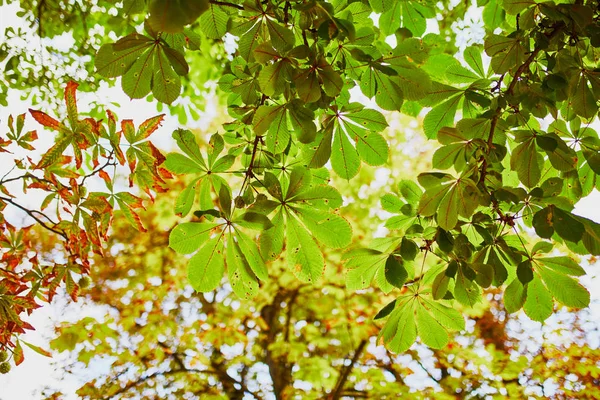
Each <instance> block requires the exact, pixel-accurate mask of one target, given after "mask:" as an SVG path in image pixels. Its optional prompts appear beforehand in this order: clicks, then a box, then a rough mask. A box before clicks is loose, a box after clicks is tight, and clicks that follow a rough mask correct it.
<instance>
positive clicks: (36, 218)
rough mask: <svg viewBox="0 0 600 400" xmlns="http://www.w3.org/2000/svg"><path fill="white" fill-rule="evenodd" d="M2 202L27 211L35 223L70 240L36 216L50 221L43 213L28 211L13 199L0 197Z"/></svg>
mask: <svg viewBox="0 0 600 400" xmlns="http://www.w3.org/2000/svg"><path fill="white" fill-rule="evenodd" d="M0 200H2V201H4V202H6V203H8V204H10V205H12V206H14V207H17V208H19V209H21V210H23V211H25V213H26V214H27V215H29V216H30V217H31V218H33V219H34V220H35V221H36V222H37V223H38V224H40V225H41V226H42V227H44V228H46V229H47V230H49V231H51V232H54V233H56V234H57V235H60V236H62V237H63V238H64V239H65V240H68V239H69V238H68V237H67V235H66V234H65V233H64V232H62V231H59V230H56V229H54V228H52V227H50V226H48V225H47V224H46V223H45V222H44V221H42V220H41V219H40V218H38V217H36V216H35V213H39V214H42V215H44V216H45V217H46V218H48V219H50V218H49V217H48V216H46V215H45V214H43V213H41V212H40V211H37V210H30V209H28V208H27V207H23V206H22V205H20V204H19V203H17V202H15V201H14V200H12V199H10V198H8V197H3V196H0Z"/></svg>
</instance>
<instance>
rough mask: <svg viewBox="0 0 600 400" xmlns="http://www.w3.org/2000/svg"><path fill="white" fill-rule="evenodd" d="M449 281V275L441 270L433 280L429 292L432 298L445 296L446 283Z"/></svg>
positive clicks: (437, 298) (436, 298) (446, 290)
mask: <svg viewBox="0 0 600 400" xmlns="http://www.w3.org/2000/svg"><path fill="white" fill-rule="evenodd" d="M449 283H450V277H449V276H448V275H446V271H442V272H440V273H439V274H437V276H436V277H435V279H434V280H433V284H432V287H431V294H432V296H433V299H434V300H440V299H442V298H443V297H444V296H446V292H448V284H449Z"/></svg>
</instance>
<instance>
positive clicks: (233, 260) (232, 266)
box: [169, 186, 271, 298]
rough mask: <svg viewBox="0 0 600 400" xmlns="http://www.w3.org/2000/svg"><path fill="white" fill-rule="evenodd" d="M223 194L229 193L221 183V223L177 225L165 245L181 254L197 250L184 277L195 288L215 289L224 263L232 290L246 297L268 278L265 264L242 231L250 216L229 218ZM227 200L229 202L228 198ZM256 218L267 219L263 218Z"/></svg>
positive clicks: (223, 270)
mask: <svg viewBox="0 0 600 400" xmlns="http://www.w3.org/2000/svg"><path fill="white" fill-rule="evenodd" d="M225 193H229V189H227V188H225V186H223V187H222V188H221V193H220V194H221V197H222V198H221V203H222V209H221V213H220V217H222V218H225V219H226V221H225V222H219V223H207V222H187V223H182V224H179V225H177V226H176V227H175V228H174V229H173V230H172V231H171V233H170V235H169V246H170V247H171V248H172V249H173V250H175V251H176V252H178V253H181V254H189V253H193V252H196V251H197V252H196V253H195V254H194V255H193V256H192V257H191V258H190V260H189V262H188V278H189V281H190V284H191V285H192V287H193V288H194V289H196V290H197V291H199V292H209V291H212V290H214V289H216V288H217V287H218V286H219V284H220V282H221V279H222V277H223V274H224V272H225V266H227V270H228V276H229V279H230V284H231V285H232V288H233V290H234V292H235V293H236V294H237V295H238V296H240V297H245V298H250V297H253V296H254V295H256V293H257V289H258V280H266V279H267V278H268V272H267V267H266V265H265V262H264V260H263V257H262V256H261V254H260V251H259V249H258V246H257V245H256V243H255V242H254V240H253V239H252V238H251V237H250V236H248V235H247V234H245V233H244V232H243V230H242V228H245V227H247V226H252V224H248V221H251V220H253V218H252V217H251V216H248V215H247V214H248V213H241V214H239V215H238V216H237V217H236V218H233V216H232V215H231V214H232V213H233V210H231V209H230V208H228V207H227V206H226V204H225V203H226V199H224V197H227V195H225ZM228 199H229V204H231V197H228ZM260 217H262V218H263V219H264V220H265V221H266V222H268V219H266V217H264V216H260ZM259 219H260V218H259ZM268 226H271V224H270V222H269V223H268ZM226 231H227V232H226ZM225 239H227V240H225Z"/></svg>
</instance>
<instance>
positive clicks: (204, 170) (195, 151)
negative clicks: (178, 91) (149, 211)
mask: <svg viewBox="0 0 600 400" xmlns="http://www.w3.org/2000/svg"><path fill="white" fill-rule="evenodd" d="M173 138H174V139H175V141H176V142H177V145H178V147H179V148H180V149H181V150H182V151H183V152H184V153H185V155H183V154H180V153H169V154H168V155H167V157H166V160H165V163H164V167H165V168H166V169H167V170H168V171H170V172H172V173H174V174H196V175H198V176H197V177H195V179H194V180H192V181H191V182H190V183H189V184H188V186H187V187H186V188H185V189H184V190H183V191H182V192H181V193H180V194H179V196H178V197H177V199H176V201H175V213H176V214H178V215H181V216H186V215H187V214H188V213H189V212H190V211H191V209H192V207H193V204H194V200H195V199H196V193H197V192H199V198H200V208H201V209H207V208H211V207H212V201H211V189H212V190H214V192H215V193H218V191H219V190H220V188H221V186H222V185H223V184H225V180H224V179H223V178H222V177H220V176H219V174H222V173H224V172H226V171H227V170H228V169H229V168H230V167H231V166H232V165H233V163H234V162H235V157H234V156H232V155H224V156H223V157H220V158H219V155H220V154H221V152H222V150H223V138H221V136H220V135H218V134H215V135H213V136H212V137H211V139H210V146H211V147H210V148H211V149H212V151H211V152H210V153H209V156H208V160H206V159H205V158H204V156H203V155H202V153H201V152H200V147H199V145H198V143H197V142H196V137H195V136H194V134H193V133H192V132H191V131H189V130H185V129H177V130H175V131H174V132H173Z"/></svg>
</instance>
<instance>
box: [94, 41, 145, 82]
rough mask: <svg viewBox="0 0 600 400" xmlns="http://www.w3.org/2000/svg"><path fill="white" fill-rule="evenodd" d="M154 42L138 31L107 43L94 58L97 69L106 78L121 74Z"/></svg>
mask: <svg viewBox="0 0 600 400" xmlns="http://www.w3.org/2000/svg"><path fill="white" fill-rule="evenodd" d="M152 44H153V42H152V40H151V39H150V38H148V37H146V36H144V35H140V34H137V33H132V34H131V35H128V36H125V37H123V38H121V39H120V40H119V41H117V42H116V43H114V44H105V45H103V46H102V47H100V50H98V53H97V54H96V57H95V58H94V65H95V66H96V71H97V72H98V73H99V74H100V75H102V76H103V77H105V78H116V77H118V76H121V75H123V74H125V73H126V72H127V71H128V70H129V68H131V66H132V65H133V64H134V63H135V62H136V60H138V58H139V57H140V56H141V54H142V53H143V52H144V51H146V50H147V49H148V48H149V47H150V46H152Z"/></svg>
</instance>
